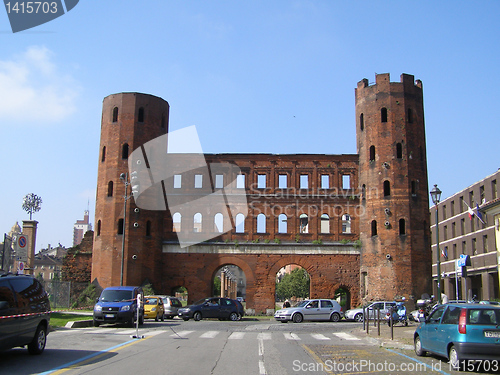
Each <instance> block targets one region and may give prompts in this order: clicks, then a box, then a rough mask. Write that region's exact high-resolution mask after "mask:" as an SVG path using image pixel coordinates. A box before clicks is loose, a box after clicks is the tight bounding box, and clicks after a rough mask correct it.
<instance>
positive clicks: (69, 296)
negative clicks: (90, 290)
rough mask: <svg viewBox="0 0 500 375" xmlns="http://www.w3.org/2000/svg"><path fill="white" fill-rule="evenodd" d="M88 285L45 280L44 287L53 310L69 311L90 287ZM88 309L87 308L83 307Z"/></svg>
mask: <svg viewBox="0 0 500 375" xmlns="http://www.w3.org/2000/svg"><path fill="white" fill-rule="evenodd" d="M88 285H89V284H88V283H76V282H72V281H59V280H44V281H43V286H44V288H45V291H46V292H47V294H48V295H49V301H50V307H51V309H52V310H56V309H69V308H71V307H73V305H74V304H75V303H76V302H77V301H78V297H79V296H80V294H81V293H82V292H83V291H84V290H85V288H87V287H88ZM81 307H86V306H81Z"/></svg>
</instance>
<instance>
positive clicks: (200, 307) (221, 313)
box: [178, 297, 239, 321]
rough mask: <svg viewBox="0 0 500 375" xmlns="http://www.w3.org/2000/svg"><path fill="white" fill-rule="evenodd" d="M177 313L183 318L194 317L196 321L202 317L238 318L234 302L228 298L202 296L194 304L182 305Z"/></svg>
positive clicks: (234, 319)
mask: <svg viewBox="0 0 500 375" xmlns="http://www.w3.org/2000/svg"><path fill="white" fill-rule="evenodd" d="M178 315H179V317H180V318H182V319H184V320H189V319H191V318H192V319H194V320H196V321H198V320H201V319H204V318H218V319H221V320H222V319H229V320H233V321H236V320H238V319H239V313H238V307H237V305H236V302H235V301H233V300H232V299H229V298H219V297H210V298H203V299H201V300H199V301H197V302H195V303H194V304H192V305H190V306H186V307H182V308H180V309H179V310H178Z"/></svg>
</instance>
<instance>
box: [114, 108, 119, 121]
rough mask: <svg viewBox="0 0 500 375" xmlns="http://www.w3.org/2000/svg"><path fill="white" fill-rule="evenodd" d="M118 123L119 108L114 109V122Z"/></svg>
mask: <svg viewBox="0 0 500 375" xmlns="http://www.w3.org/2000/svg"><path fill="white" fill-rule="evenodd" d="M117 121H118V107H115V108H113V122H117Z"/></svg>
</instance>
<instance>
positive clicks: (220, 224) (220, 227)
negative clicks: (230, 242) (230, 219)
mask: <svg viewBox="0 0 500 375" xmlns="http://www.w3.org/2000/svg"><path fill="white" fill-rule="evenodd" d="M214 230H215V232H218V233H224V216H222V214H221V213H220V212H219V213H216V214H215V216H214Z"/></svg>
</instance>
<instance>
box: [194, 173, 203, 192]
mask: <svg viewBox="0 0 500 375" xmlns="http://www.w3.org/2000/svg"><path fill="white" fill-rule="evenodd" d="M202 187H203V175H202V174H195V175H194V188H195V189H201V188H202Z"/></svg>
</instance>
